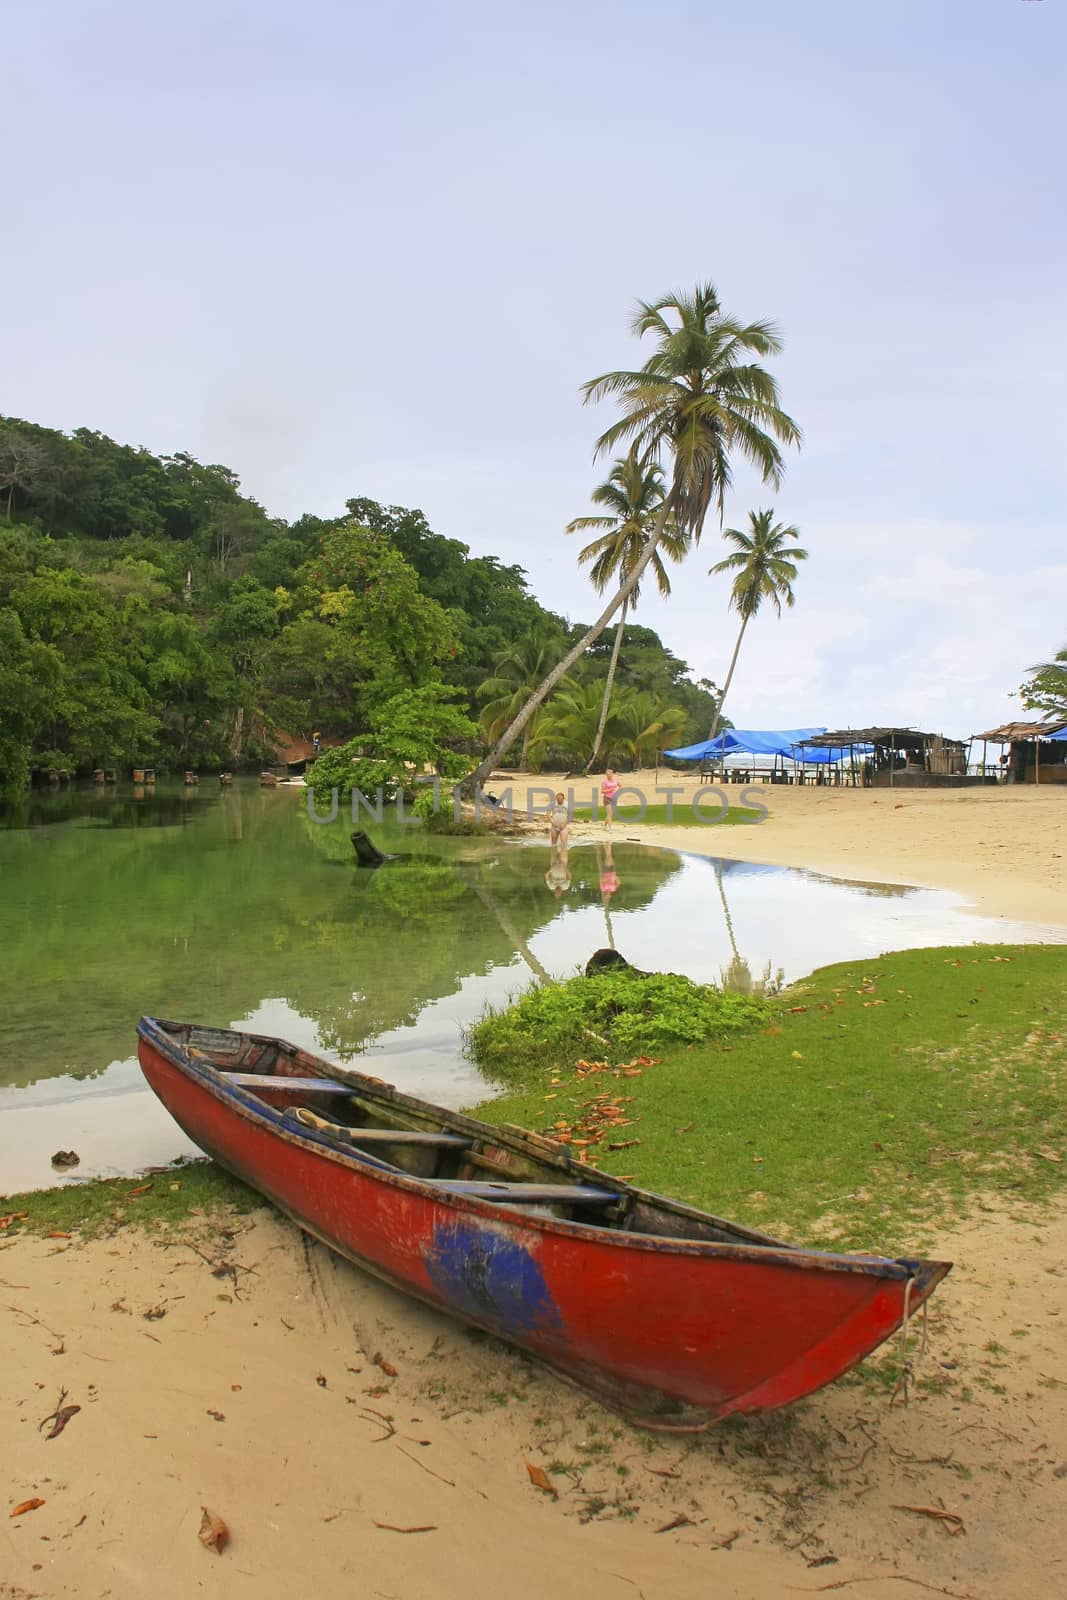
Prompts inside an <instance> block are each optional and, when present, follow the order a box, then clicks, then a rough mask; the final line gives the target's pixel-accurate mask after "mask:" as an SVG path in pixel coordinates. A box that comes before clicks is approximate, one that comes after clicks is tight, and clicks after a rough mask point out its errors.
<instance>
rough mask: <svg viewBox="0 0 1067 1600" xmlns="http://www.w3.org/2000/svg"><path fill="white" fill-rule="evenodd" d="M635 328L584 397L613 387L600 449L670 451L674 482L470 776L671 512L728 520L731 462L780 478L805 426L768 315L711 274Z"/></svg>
mask: <svg viewBox="0 0 1067 1600" xmlns="http://www.w3.org/2000/svg"><path fill="white" fill-rule="evenodd" d="M633 329H634V332H635V333H636V334H637V335H638V337H639V338H640V337H644V335H645V334H651V335H652V336H653V337H654V339H655V341H656V348H655V350H654V351H653V353H652V355H651V356H650V357H649V359H648V360H647V361H646V362H645V364H644V366H643V367H641V368H640V369H638V370H637V371H621V372H607V373H604V374H603V376H602V377H599V378H593V379H591V380H590V382H589V383H587V384H585V386H584V388H583V395H584V398H585V400H586V402H587V403H588V402H594V401H598V400H602V399H606V398H608V397H609V396H614V397H616V398H617V399H618V400H619V401H620V402H621V404H622V407H623V411H624V413H625V414H624V416H623V417H621V418H620V420H619V421H618V422H616V423H613V424H612V426H611V427H610V428H608V429H606V431H605V432H604V433H602V434H601V436H600V438H599V439H598V440H597V444H596V453H597V455H607V454H609V453H611V452H614V451H615V450H617V449H618V447H619V446H620V445H621V444H624V443H629V444H633V445H636V446H637V448H638V450H639V451H640V452H641V453H642V454H643V455H644V456H645V457H646V458H647V459H650V460H659V459H660V458H661V457H666V458H668V463H669V478H670V484H669V488H668V490H667V494H666V495H665V497H664V499H663V502H662V504H661V506H660V507H659V510H658V511H657V513H656V518H655V521H654V522H653V524H652V527H651V528H650V529H649V532H648V537H647V538H646V540H645V542H644V545H643V546H642V549H641V553H640V555H639V556H638V558H637V560H636V561H635V562H634V564H633V566H632V568H631V569H630V571H629V572H628V573H627V574H626V576H625V577H624V579H623V581H622V583H621V585H620V587H619V588H618V589H617V590H616V592H615V594H614V595H613V596H612V598H611V600H610V601H609V602H608V604H607V606H606V607H605V609H604V610H603V611H602V612H601V614H600V616H599V617H598V618H597V620H596V622H594V624H593V626H592V627H591V628H589V629H588V630H587V631H586V633H584V634H583V635H582V637H581V638H580V639H579V640H577V642H576V643H575V644H573V645H572V646H571V648H570V649H569V650H568V651H567V653H566V654H565V655H564V656H563V658H562V660H560V661H558V662H557V663H556V665H555V667H553V669H552V671H551V672H550V673H549V674H548V675H547V676H546V677H545V678H544V680H543V681H542V682H541V683H540V684H539V685H538V687H537V689H536V690H535V691H534V693H533V694H531V695H530V697H529V698H528V700H527V701H526V702H525V704H524V705H523V706H522V707H521V708H520V710H519V711H518V713H517V714H516V716H515V717H514V718H513V719H512V721H511V723H510V724H509V725H508V727H507V728H505V729H504V731H503V732H502V733H501V735H500V737H499V738H498V739H497V741H496V743H495V744H494V746H493V748H492V749H491V750H490V751H489V753H488V755H487V756H486V758H485V760H484V761H483V762H482V763H481V765H480V766H478V767H477V768H475V770H474V772H472V773H471V775H470V777H469V778H468V779H467V786H468V787H469V788H472V789H476V788H478V787H480V786H481V785H482V784H483V783H484V782H485V780H486V778H487V777H488V776H489V774H490V772H492V770H493V768H494V767H495V766H496V765H497V763H498V762H499V760H500V758H501V756H502V755H503V754H504V752H505V751H506V750H507V749H509V748H510V746H511V745H512V744H513V743H514V741H515V740H516V739H517V738H518V736H519V734H520V733H521V732H522V730H523V728H524V727H525V726H526V723H527V722H528V721H529V719H530V717H532V716H533V714H534V712H535V711H536V709H537V707H538V706H539V705H540V704H541V702H542V701H543V700H544V699H545V698H546V697H547V696H548V695H549V694H551V692H552V690H553V689H554V688H555V686H556V684H557V683H558V682H559V680H560V678H562V677H563V675H564V673H566V672H569V671H570V669H571V667H572V666H573V665H574V663H575V662H576V661H577V660H578V659H579V657H580V656H581V655H582V654H584V652H585V651H586V650H587V649H588V648H589V646H590V645H591V644H593V643H594V642H595V641H596V640H597V639H599V637H600V635H601V634H602V633H603V631H604V629H605V628H606V627H607V626H608V624H609V622H610V621H611V619H612V618H613V617H614V615H615V613H616V612H617V611H618V609H619V607H620V606H621V605H622V603H623V601H624V600H625V599H626V598H627V596H628V595H631V594H632V593H633V591H634V588H635V586H636V585H637V584H638V583H640V581H641V574H642V573H643V572H644V570H645V567H646V566H647V565H648V563H649V561H651V559H652V557H653V555H654V554H655V551H656V547H657V546H658V544H659V542H660V539H661V538H662V537H663V533H664V530H665V528H666V526H667V520H668V518H670V517H673V519H674V521H675V522H676V523H677V525H678V527H679V529H680V531H681V532H682V533H683V534H684V535H685V536H686V537H687V538H688V539H690V540H692V541H693V542H696V541H697V540H698V539H699V538H700V534H701V531H702V529H703V526H704V518H705V516H706V515H707V512H708V508H709V507H710V506H711V504H712V503H713V502H714V504H715V505H716V507H717V509H718V512H719V520H720V522H721V521H722V516H723V507H724V497H725V493H726V490H727V488H728V487H729V485H730V481H731V462H732V459H733V457H734V456H736V455H738V454H739V455H741V456H743V457H745V458H746V459H748V460H749V461H751V462H752V463H753V464H754V465H755V466H757V467H758V468H759V471H760V473H761V475H762V477H763V479H764V481H765V482H769V483H772V484H774V485H775V486H777V484H778V483H779V482H780V480H781V475H782V471H783V467H784V462H783V459H782V453H781V450H780V449H779V444H798V443H799V442H800V430H799V428H798V427H797V425H796V423H795V422H794V421H793V419H792V418H791V417H789V416H788V415H787V414H786V413H785V412H784V411H783V410H782V409H781V407H780V406H779V404H778V388H777V385H776V383H775V380H774V379H773V378H772V377H771V375H770V373H769V372H767V371H766V370H765V369H764V368H763V367H761V366H760V365H759V364H758V363H757V362H755V361H752V360H750V359H749V358H750V357H751V356H753V355H756V356H768V355H775V354H777V352H778V351H779V350H780V348H781V340H780V339H779V336H778V333H777V330H776V329H775V328H774V326H773V325H772V324H771V323H769V322H750V323H741V322H739V321H738V320H737V319H736V318H734V317H728V316H726V315H725V313H724V312H723V310H722V308H721V306H720V305H719V297H718V295H717V294H716V292H715V289H714V287H713V285H712V284H710V283H704V284H698V285H697V287H696V288H695V289H694V290H692V291H691V292H681V293H672V294H667V295H664V296H663V297H662V298H661V299H659V300H656V301H652V302H651V303H646V302H645V301H640V302H639V303H638V307H637V314H636V316H635V317H634V322H633Z"/></svg>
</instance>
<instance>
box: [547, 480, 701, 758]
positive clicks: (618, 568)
mask: <svg viewBox="0 0 1067 1600" xmlns="http://www.w3.org/2000/svg"><path fill="white" fill-rule="evenodd" d="M665 494H666V490H665V488H664V484H663V468H662V467H661V466H660V464H659V462H658V461H648V460H643V459H642V458H641V457H640V456H639V455H638V453H637V450H636V449H632V450H631V451H630V452H629V454H628V455H626V456H623V457H621V458H620V459H618V460H617V461H615V463H614V464H613V466H612V469H611V472H610V474H609V475H608V479H607V482H606V483H602V484H599V485H598V487H597V488H595V489H594V490H593V494H592V499H593V502H594V504H596V505H600V506H604V507H605V508H606V510H607V513H608V514H607V515H606V516H602V517H575V519H574V521H573V522H568V524H567V532H568V533H585V532H588V531H590V530H591V529H594V528H595V529H597V530H598V531H599V538H596V539H593V540H592V541H591V542H590V543H589V544H587V545H585V546H584V548H583V549H582V550H580V551H579V552H578V560H579V561H582V562H589V561H591V562H592V564H593V565H592V570H591V572H590V574H589V576H590V577H591V578H592V580H593V585H594V587H595V588H596V591H597V593H598V594H603V593H604V590H605V589H606V588H607V587H608V584H609V583H611V582H612V580H615V581H616V582H617V581H618V579H619V578H625V577H626V576H627V574H628V573H629V571H630V568H631V567H633V566H635V565H636V563H637V562H638V561H639V560H640V557H641V551H642V549H643V548H644V544H645V541H646V539H647V538H648V534H649V529H650V528H651V527H652V524H653V523H654V522H655V520H656V513H657V512H658V510H659V508H660V506H661V505H662V504H663V500H664V497H665ZM687 546H688V541H687V539H686V537H685V535H684V534H683V533H682V532H681V530H680V529H679V527H678V525H677V524H676V523H675V522H673V521H668V522H667V523H666V525H665V527H664V530H663V533H662V535H661V538H660V542H659V545H658V546H657V548H656V549H655V550H654V551H653V554H652V557H651V560H650V563H649V564H650V565H651V567H652V571H653V573H654V574H655V578H656V584H657V587H658V588H659V592H660V594H662V595H664V596H666V595H669V594H670V592H671V580H670V578H669V577H668V576H667V568H666V567H665V566H664V563H663V555H666V556H667V557H668V558H669V559H670V560H671V561H681V559H682V557H683V556H684V555H685V552H686V549H687ZM661 552H662V553H663V554H662V555H661ZM640 590H641V584H640V580H638V582H637V583H635V584H634V586H633V588H632V590H631V591H630V593H629V594H628V595H627V596H626V598H625V600H624V601H623V603H622V609H621V611H620V612H619V620H618V623H617V624H616V627H615V643H614V645H613V647H612V651H611V661H610V662H609V664H608V676H607V679H606V681H605V684H604V699H603V703H602V705H601V708H600V721H599V723H598V725H597V730H596V737H595V738H594V740H593V748H592V751H591V753H590V756H589V760H588V762H587V763H586V768H585V770H586V772H590V771H591V770H592V768H593V765H594V763H595V761H596V758H597V756H598V755H599V753H600V746H601V744H602V743H603V740H604V728H605V726H606V724H607V720H608V708H609V706H610V705H611V692H612V689H613V688H614V687H615V672H616V669H617V668H618V665H619V651H620V649H621V647H622V636H623V634H624V632H625V631H626V615H627V612H628V611H629V610H630V607H631V606H636V605H637V601H638V598H639V595H640Z"/></svg>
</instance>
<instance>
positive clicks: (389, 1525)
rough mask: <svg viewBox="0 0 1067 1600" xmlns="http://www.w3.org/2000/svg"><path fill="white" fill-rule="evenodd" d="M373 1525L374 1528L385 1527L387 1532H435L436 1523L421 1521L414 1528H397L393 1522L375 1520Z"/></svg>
mask: <svg viewBox="0 0 1067 1600" xmlns="http://www.w3.org/2000/svg"><path fill="white" fill-rule="evenodd" d="M374 1526H375V1527H376V1528H385V1529H386V1531H387V1532H388V1533H436V1532H437V1524H436V1522H423V1523H420V1524H419V1526H418V1527H416V1528H398V1527H397V1525H396V1523H395V1522H378V1521H377V1520H376V1521H375V1523H374Z"/></svg>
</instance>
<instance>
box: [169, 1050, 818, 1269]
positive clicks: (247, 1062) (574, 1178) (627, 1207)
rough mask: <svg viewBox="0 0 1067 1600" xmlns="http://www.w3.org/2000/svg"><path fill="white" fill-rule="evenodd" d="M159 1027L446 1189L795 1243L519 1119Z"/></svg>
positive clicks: (712, 1238) (601, 1219)
mask: <svg viewBox="0 0 1067 1600" xmlns="http://www.w3.org/2000/svg"><path fill="white" fill-rule="evenodd" d="M157 1026H162V1027H163V1028H164V1030H165V1031H166V1032H167V1034H168V1035H169V1036H170V1038H171V1039H172V1040H173V1042H174V1043H175V1044H177V1045H178V1046H179V1047H180V1048H181V1049H183V1050H184V1051H185V1052H186V1053H187V1054H188V1055H189V1057H190V1058H191V1059H192V1060H193V1061H194V1062H196V1063H197V1064H207V1065H209V1066H211V1067H213V1068H214V1069H215V1070H216V1071H217V1072H218V1073H219V1074H220V1075H221V1076H222V1077H224V1078H225V1080H226V1081H227V1082H229V1083H230V1084H232V1085H233V1086H234V1087H235V1088H239V1089H241V1090H242V1091H244V1093H245V1094H248V1095H251V1096H253V1097H254V1098H256V1099H258V1100H261V1101H262V1102H263V1104H264V1105H267V1106H269V1107H271V1108H272V1109H273V1110H275V1111H280V1112H281V1113H282V1116H283V1119H284V1121H285V1122H286V1123H287V1124H290V1125H291V1130H292V1132H294V1133H299V1132H301V1131H304V1132H306V1133H308V1134H310V1135H311V1136H313V1138H314V1139H315V1141H316V1142H320V1141H326V1142H327V1143H329V1144H334V1145H336V1146H337V1147H338V1148H340V1149H343V1150H344V1151H345V1152H346V1153H348V1154H352V1155H358V1156H359V1157H360V1158H361V1159H363V1160H366V1161H369V1162H370V1163H372V1164H373V1165H375V1166H377V1167H379V1168H384V1169H386V1170H388V1171H390V1172H394V1173H398V1174H399V1173H403V1174H406V1175H407V1176H409V1177H413V1178H417V1179H421V1180H423V1181H425V1182H429V1183H432V1184H434V1185H435V1186H436V1187H438V1188H439V1189H441V1190H443V1191H445V1192H447V1193H449V1194H453V1195H467V1196H471V1197H473V1198H475V1199H478V1200H483V1201H490V1202H493V1201H496V1202H499V1203H502V1204H506V1205H507V1206H508V1207H509V1209H514V1208H519V1209H522V1210H524V1211H532V1212H535V1213H537V1214H540V1215H548V1216H554V1217H558V1218H562V1219H565V1220H567V1221H570V1222H581V1223H585V1224H587V1225H590V1226H593V1227H597V1228H609V1229H613V1230H621V1231H625V1232H627V1233H633V1234H648V1235H652V1236H654V1237H658V1238H663V1239H673V1240H678V1241H682V1240H686V1241H691V1242H692V1243H694V1244H732V1245H746V1246H752V1245H757V1246H766V1247H771V1248H774V1249H776V1250H784V1249H789V1248H790V1247H789V1246H788V1245H784V1244H783V1243H782V1242H781V1241H780V1240H777V1239H772V1238H770V1237H768V1236H767V1235H766V1234H761V1233H755V1232H753V1231H752V1230H751V1229H746V1228H742V1227H740V1226H739V1225H737V1224H734V1223H731V1222H728V1221H725V1220H724V1219H722V1218H719V1217H713V1216H710V1215H708V1214H707V1213H706V1212H703V1211H698V1210H696V1209H695V1208H693V1207H690V1206H686V1205H683V1204H682V1203H681V1202H679V1201H674V1200H669V1199H666V1198H662V1197H660V1196H658V1195H650V1194H647V1193H645V1192H644V1191H642V1190H639V1189H633V1188H631V1187H630V1186H629V1185H628V1184H626V1183H624V1182H622V1181H621V1180H619V1179H616V1178H612V1177H609V1176H606V1175H603V1174H601V1173H599V1172H594V1171H591V1170H590V1169H588V1168H586V1167H584V1166H583V1165H582V1164H581V1163H579V1162H577V1161H575V1160H574V1159H573V1157H571V1156H570V1154H569V1153H568V1151H567V1148H566V1146H565V1145H563V1144H561V1143H559V1142H558V1141H556V1140H554V1139H550V1138H546V1137H544V1136H543V1135H541V1134H538V1133H532V1132H529V1131H527V1130H526V1129H524V1128H519V1127H516V1126H514V1125H512V1124H507V1123H505V1124H504V1125H502V1126H501V1127H499V1128H496V1127H491V1126H489V1125H488V1124H486V1123H483V1122H476V1121H474V1120H473V1119H472V1118H470V1117H466V1116H464V1115H462V1113H460V1112H452V1111H447V1110H444V1109H443V1108H442V1107H440V1106H435V1105H431V1104H430V1103H429V1102H427V1101H424V1100H418V1099H416V1098H414V1097H413V1096H411V1095H406V1094H402V1093H401V1092H400V1091H399V1090H397V1089H394V1088H393V1087H392V1086H391V1085H390V1084H387V1083H383V1082H382V1081H381V1080H379V1079H377V1078H371V1077H368V1076H366V1075H364V1074H362V1073H358V1072H354V1071H352V1070H351V1069H350V1068H346V1067H338V1066H335V1065H334V1064H332V1063H330V1062H326V1061H322V1060H320V1059H319V1058H318V1057H316V1056H313V1055H310V1054H309V1053H308V1052H307V1051H304V1050H301V1049H299V1048H298V1047H297V1046H295V1045H291V1044H287V1043H285V1042H283V1041H281V1040H277V1039H267V1038H262V1037H259V1036H257V1035H254V1034H244V1033H236V1032H230V1031H228V1030H226V1029H216V1028H201V1027H195V1026H190V1025H187V1024H180V1023H163V1024H157Z"/></svg>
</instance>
